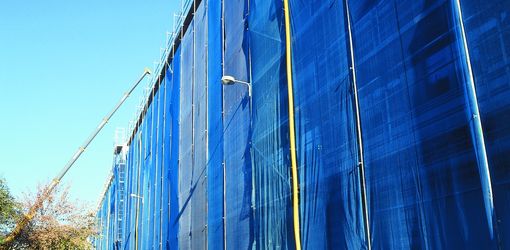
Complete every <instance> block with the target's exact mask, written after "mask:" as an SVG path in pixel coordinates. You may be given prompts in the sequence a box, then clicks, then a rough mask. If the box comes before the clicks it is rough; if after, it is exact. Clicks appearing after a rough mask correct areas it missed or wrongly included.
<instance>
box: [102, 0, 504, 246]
mask: <svg viewBox="0 0 510 250" xmlns="http://www.w3.org/2000/svg"><path fill="white" fill-rule="evenodd" d="M286 3H288V8H285V6H286ZM185 6H189V8H188V10H187V11H188V14H187V16H185V17H183V19H182V25H181V26H180V30H178V31H177V33H176V34H177V36H176V38H175V40H174V41H173V42H172V43H171V44H170V45H169V48H168V49H167V51H168V56H167V57H166V58H165V61H164V63H163V66H162V67H161V71H160V72H158V74H159V77H158V76H157V77H155V78H154V79H155V80H154V87H153V88H152V90H151V92H150V95H149V96H148V98H147V102H146V103H145V107H144V109H143V112H142V113H141V115H140V117H139V119H138V120H137V122H136V126H134V130H133V131H132V134H131V136H130V137H129V140H128V143H127V146H125V147H124V148H123V149H122V150H120V151H116V154H115V158H114V164H113V171H112V177H111V179H109V182H108V183H109V185H108V188H107V189H106V190H105V193H104V195H103V199H102V202H101V203H100V204H99V206H98V212H97V224H98V235H99V236H97V237H94V238H93V243H94V246H95V247H96V248H98V249H217V250H220V249H221V250H223V249H289V250H292V249H314V250H315V249H510V214H509V212H508V211H510V157H509V155H510V1H507V0H489V1H480V0H414V1H410V0H405V1H397V0H391V1H390V0H376V1H373V0H358V1H352V0H322V1H321V0H310V1H304V0H289V1H288V2H287V0H285V1H282V0H278V1H276V0H269V1H263V0H232V1H226V0H223V1H222V0H202V1H200V0H197V1H193V2H192V3H191V4H190V5H185ZM286 18H288V22H286ZM289 52H290V54H289ZM291 126H292V127H291ZM294 131H295V133H294ZM294 134H295V136H294V138H293V137H292V135H294ZM294 142H295V143H294ZM292 145H295V148H292V147H293V146H292ZM294 153H295V156H296V160H297V161H296V164H295V165H294V164H293V161H292V155H294ZM293 170H296V173H297V176H296V177H295V179H293V177H292V176H293ZM293 183H297V185H296V186H293ZM295 194H297V196H296V197H297V200H294V199H293V195H295ZM294 201H297V202H294ZM298 239H299V240H298Z"/></svg>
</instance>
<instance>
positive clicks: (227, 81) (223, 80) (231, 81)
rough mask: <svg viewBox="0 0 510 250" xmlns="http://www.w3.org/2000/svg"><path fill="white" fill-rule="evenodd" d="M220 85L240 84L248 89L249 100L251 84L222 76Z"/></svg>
mask: <svg viewBox="0 0 510 250" xmlns="http://www.w3.org/2000/svg"><path fill="white" fill-rule="evenodd" d="M221 83H222V84H223V85H234V84H235V83H241V84H244V85H246V86H247V87H248V96H249V97H250V98H251V83H249V82H245V81H240V80H237V79H236V78H235V77H233V76H223V77H221Z"/></svg>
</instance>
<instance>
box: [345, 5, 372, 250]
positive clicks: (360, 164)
mask: <svg viewBox="0 0 510 250" xmlns="http://www.w3.org/2000/svg"><path fill="white" fill-rule="evenodd" d="M344 8H345V16H346V19H347V33H348V37H349V39H348V45H349V54H350V56H349V64H350V72H351V77H352V81H351V82H352V89H353V93H354V108H355V112H356V139H357V143H358V170H359V182H360V192H361V209H362V213H363V223H364V227H365V228H364V231H365V242H366V244H367V245H366V246H367V249H368V250H370V249H372V244H371V241H370V223H369V218H368V204H367V190H366V181H365V161H364V155H363V139H362V136H361V117H360V108H359V99H358V86H357V81H356V69H355V63H354V46H353V40H352V29H351V27H352V26H351V16H350V15H351V14H350V12H349V3H348V0H344Z"/></svg>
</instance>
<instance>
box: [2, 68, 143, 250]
mask: <svg viewBox="0 0 510 250" xmlns="http://www.w3.org/2000/svg"><path fill="white" fill-rule="evenodd" d="M150 74H151V72H150V70H149V69H148V68H145V69H144V72H143V74H142V75H141V76H140V77H139V78H138V80H137V81H136V82H135V83H134V84H133V85H132V86H131V88H130V89H129V90H128V91H127V92H126V93H124V95H123V96H122V98H121V99H120V101H119V102H118V103H117V105H115V107H114V108H113V110H112V111H110V113H108V114H107V115H106V116H105V118H103V120H102V121H101V123H99V125H98V126H97V128H96V129H95V130H94V131H93V132H92V134H90V136H89V137H88V138H87V140H86V141H85V142H84V143H83V144H82V145H81V146H80V147H79V148H78V150H77V151H76V153H74V155H73V156H72V157H71V159H70V160H69V161H68V162H67V164H66V165H65V166H64V168H63V169H62V170H61V171H60V173H59V174H58V175H57V176H56V177H55V178H54V179H53V181H52V182H51V183H50V185H49V186H48V187H47V188H46V189H45V190H44V192H43V194H42V195H41V196H40V198H38V199H37V200H36V201H35V203H34V205H33V206H32V207H31V208H30V209H29V210H28V213H27V214H25V215H24V216H23V217H22V218H21V219H20V220H19V221H18V223H17V224H16V227H15V228H14V230H12V232H11V233H10V234H9V235H8V236H7V237H6V238H5V240H4V242H3V244H4V245H8V244H10V243H11V242H12V241H13V240H14V239H15V238H16V237H17V236H18V235H19V234H20V233H21V231H22V230H23V228H24V227H25V226H26V225H27V224H28V223H29V222H30V221H31V220H32V219H33V218H34V216H35V215H36V213H37V211H38V210H39V209H40V208H41V207H42V205H43V203H44V201H45V200H46V199H47V198H48V197H49V196H50V195H51V193H52V192H53V190H54V189H55V187H56V186H57V185H58V184H59V183H60V181H61V180H62V178H63V177H64V176H65V174H66V173H67V172H68V171H69V169H70V168H71V167H72V166H73V165H74V163H75V162H76V160H78V158H80V156H81V154H82V153H83V152H84V151H85V150H86V149H87V147H88V146H89V144H90V143H91V142H92V141H93V140H94V138H95V137H96V136H97V135H98V134H99V132H100V131H101V130H102V129H103V127H104V126H105V125H106V123H108V121H109V120H110V118H112V116H113V115H114V114H115V112H116V111H117V110H118V109H119V108H120V106H122V104H123V103H124V102H125V101H126V99H127V98H128V97H129V95H131V93H132V92H133V91H134V90H135V88H136V87H137V86H138V84H140V82H141V81H142V80H143V79H144V78H145V77H146V76H147V75H150ZM0 248H1V246H0Z"/></svg>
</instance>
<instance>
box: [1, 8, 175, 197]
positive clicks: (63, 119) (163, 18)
mask: <svg viewBox="0 0 510 250" xmlns="http://www.w3.org/2000/svg"><path fill="white" fill-rule="evenodd" d="M179 6H180V2H179V1H178V0H166V1H162V0H158V1H155V0H152V1H141V0H138V1H111V0H108V1H104V0H87V1H63V0H61V1H53V0H49V1H36V0H32V1H15V0H4V1H0V112H1V113H0V176H3V177H4V178H5V179H6V180H7V183H8V185H9V187H10V189H11V191H12V192H13V194H15V195H16V196H20V195H21V194H22V192H27V191H32V190H35V188H36V186H37V184H38V183H46V182H49V181H50V180H51V179H52V178H53V177H54V176H55V175H56V174H57V173H58V172H59V171H60V169H61V168H62V167H63V166H64V165H65V163H66V162H67V161H68V159H69V158H70V157H71V156H72V155H73V153H74V152H75V151H76V149H77V148H78V147H79V146H80V145H81V143H83V141H84V140H85V139H86V138H87V137H88V135H89V134H90V133H91V132H92V130H93V129H94V128H95V127H96V126H97V125H98V123H99V122H100V121H101V119H102V118H103V117H104V116H105V115H106V114H107V112H109V111H110V109H111V108H112V107H113V106H114V105H115V104H116V103H117V101H118V100H119V99H120V97H121V96H122V94H123V93H124V92H125V91H126V90H127V88H129V86H130V85H131V84H132V83H133V82H134V81H135V80H136V79H137V78H138V77H139V75H140V74H141V73H142V72H143V68H144V67H146V66H147V67H150V68H153V67H154V66H153V62H154V61H156V60H157V59H158V57H159V55H160V47H164V43H165V39H166V31H171V29H172V27H173V23H172V22H173V14H174V13H175V12H176V11H177V8H178V7H179ZM142 84H143V85H142V86H140V87H139V88H138V91H136V92H135V93H134V94H133V96H132V97H131V98H130V100H129V101H128V102H126V104H125V105H124V106H123V107H122V108H121V109H120V110H119V112H118V113H117V115H116V116H115V117H114V118H113V119H112V120H111V121H110V123H109V124H108V125H107V126H106V127H105V129H104V130H103V131H102V132H101V133H100V134H99V136H98V137H97V138H96V140H95V141H94V142H93V143H92V144H91V145H90V147H89V149H88V150H87V151H85V153H84V154H83V155H82V157H81V159H79V160H78V162H77V163H76V164H75V166H74V167H73V168H72V169H71V170H70V171H69V173H68V175H67V176H66V177H64V180H63V182H64V183H69V184H71V196H72V197H74V198H80V199H82V200H84V201H87V202H89V203H91V204H93V205H95V202H96V201H97V199H98V197H99V194H100V192H101V190H102V188H103V183H104V181H105V178H106V176H107V173H108V172H109V171H110V169H111V166H112V152H113V137H114V131H115V128H116V127H126V128H127V126H128V122H129V121H130V120H131V119H132V118H133V115H134V112H135V110H136V105H137V104H138V103H139V100H140V98H141V97H142V94H141V92H142V91H141V90H142V89H143V88H144V87H145V86H146V85H147V84H148V81H145V82H143V83H142Z"/></svg>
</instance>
